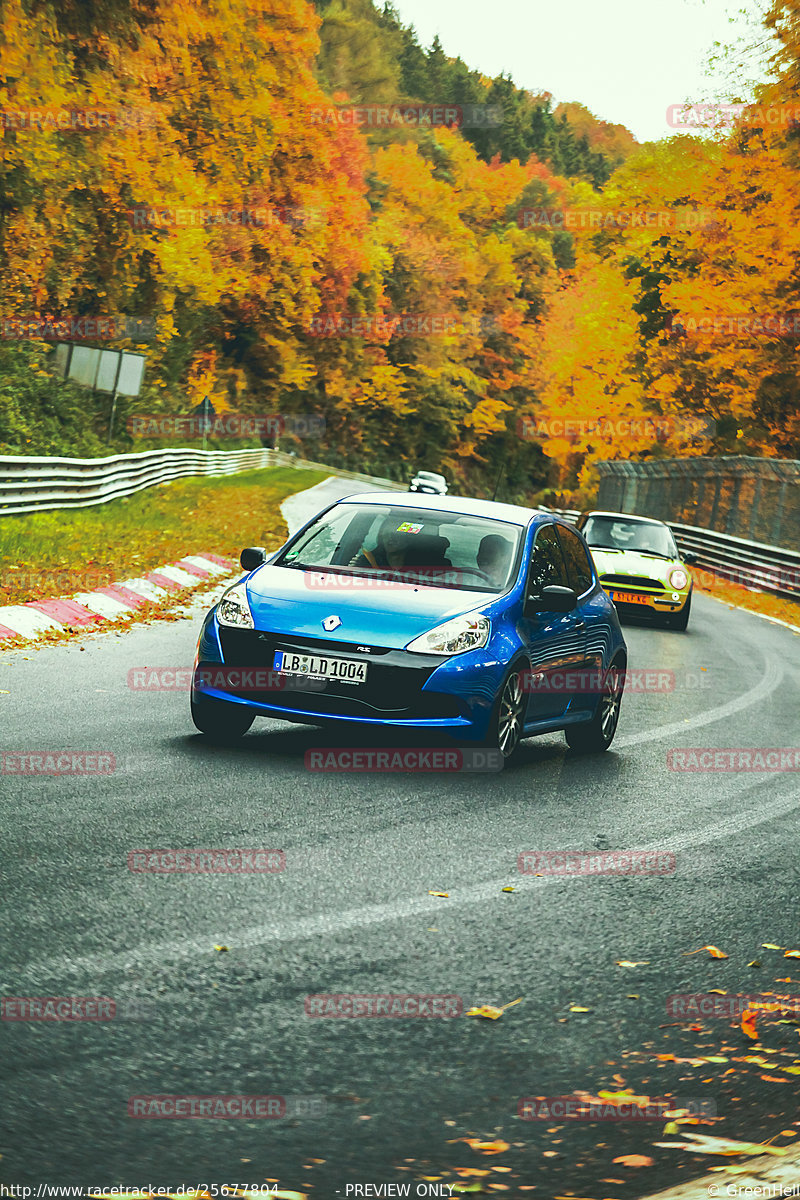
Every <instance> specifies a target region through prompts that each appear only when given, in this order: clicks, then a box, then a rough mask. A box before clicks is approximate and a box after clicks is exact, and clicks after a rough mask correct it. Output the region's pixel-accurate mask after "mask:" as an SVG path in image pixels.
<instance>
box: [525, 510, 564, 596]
mask: <svg viewBox="0 0 800 1200" xmlns="http://www.w3.org/2000/svg"><path fill="white" fill-rule="evenodd" d="M551 584H558V585H560V586H561V587H569V586H570V584H569V579H568V577H567V569H566V567H565V565H564V559H563V556H562V554H561V547H560V546H559V544H558V534H557V533H556V527H555V525H545V526H544V527H543V528H542V529H540V530H539V532H538V533H537V534H536V542H535V544H534V547H533V553H532V554H531V565H530V570H529V571H528V595H529V596H539V595H541V592H542V588H546V587H549V586H550V585H551Z"/></svg>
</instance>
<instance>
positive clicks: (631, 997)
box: [627, 992, 642, 1000]
mask: <svg viewBox="0 0 800 1200" xmlns="http://www.w3.org/2000/svg"><path fill="white" fill-rule="evenodd" d="M641 998H642V997H641V996H640V995H639V993H638V992H628V995H627V999H628V1000H641Z"/></svg>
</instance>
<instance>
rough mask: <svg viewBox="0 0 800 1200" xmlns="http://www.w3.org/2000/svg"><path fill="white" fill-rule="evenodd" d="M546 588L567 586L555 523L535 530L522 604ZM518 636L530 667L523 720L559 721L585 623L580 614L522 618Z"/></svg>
mask: <svg viewBox="0 0 800 1200" xmlns="http://www.w3.org/2000/svg"><path fill="white" fill-rule="evenodd" d="M551 584H555V585H558V586H561V587H571V586H572V585H571V583H570V580H569V573H568V570H567V564H566V562H565V561H564V555H563V553H562V550H561V545H560V543H559V539H558V531H557V529H556V526H555V525H554V524H548V525H541V526H540V527H539V528H538V529H537V531H536V536H535V540H534V544H533V548H532V550H531V560H530V566H529V568H528V575H527V579H526V581H525V599H527V598H528V597H530V596H540V595H541V593H542V589H543V588H545V587H548V586H550V585H551ZM520 634H521V636H522V639H523V641H524V642H525V646H526V649H527V651H528V655H529V657H530V662H531V679H530V682H529V685H528V689H529V694H528V704H527V708H526V720H527V721H540V720H544V719H546V718H547V717H558V716H560V715H561V713H563V712H564V710H565V709H566V708H567V706H568V705H569V703H570V700H571V699H572V694H571V691H570V690H569V678H568V677H569V676H570V675H573V674H574V673H575V672H576V671H577V670H579V669H580V667H581V666H582V664H583V662H584V659H585V644H586V639H585V624H584V621H583V618H582V617H581V614H580V611H579V609H578V608H575V609H573V610H572V612H568V613H556V612H538V613H532V614H531V615H530V616H525V615H524V614H523V617H522V620H521V628H520Z"/></svg>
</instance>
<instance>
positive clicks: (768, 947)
mask: <svg viewBox="0 0 800 1200" xmlns="http://www.w3.org/2000/svg"><path fill="white" fill-rule="evenodd" d="M761 945H762V947H763V948H764V949H765V950H785V949H786V947H785V946H776V945H775V943H774V942H762V943H761ZM785 957H786V956H785V955H784V958H785Z"/></svg>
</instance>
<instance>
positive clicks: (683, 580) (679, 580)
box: [669, 567, 689, 591]
mask: <svg viewBox="0 0 800 1200" xmlns="http://www.w3.org/2000/svg"><path fill="white" fill-rule="evenodd" d="M669 582H670V585H671V586H672V587H674V588H677V589H678V591H680V590H681V589H682V588H685V587H686V585H687V583H688V582H689V576H688V575H687V574H686V572H685V571H682V570H681V569H680V567H676V568H675V570H674V571H670V573H669Z"/></svg>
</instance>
